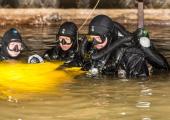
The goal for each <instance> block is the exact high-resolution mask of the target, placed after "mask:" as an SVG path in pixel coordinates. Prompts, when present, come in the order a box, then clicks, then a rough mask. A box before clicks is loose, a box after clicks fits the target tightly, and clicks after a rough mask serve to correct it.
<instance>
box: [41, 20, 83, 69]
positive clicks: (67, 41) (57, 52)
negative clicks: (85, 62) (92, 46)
mask: <svg viewBox="0 0 170 120" xmlns="http://www.w3.org/2000/svg"><path fill="white" fill-rule="evenodd" d="M77 35H78V28H77V26H76V25H75V24H74V23H73V22H65V23H63V24H62V25H61V26H60V28H59V31H58V34H57V35H56V44H55V46H54V47H53V48H52V49H50V50H47V51H46V52H45V54H44V56H43V58H44V59H45V60H49V61H54V60H60V61H64V62H65V63H64V66H67V67H71V66H74V67H79V66H81V63H82V62H81V61H82V60H81V57H80V54H79V52H78V45H79V40H78V37H77Z"/></svg>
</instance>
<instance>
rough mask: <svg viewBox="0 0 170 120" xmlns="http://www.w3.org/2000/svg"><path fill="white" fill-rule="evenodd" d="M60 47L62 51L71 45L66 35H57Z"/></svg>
mask: <svg viewBox="0 0 170 120" xmlns="http://www.w3.org/2000/svg"><path fill="white" fill-rule="evenodd" d="M59 42H60V47H61V49H62V50H63V51H67V50H69V49H70V48H71V46H72V45H73V43H72V41H71V38H70V37H67V36H59Z"/></svg>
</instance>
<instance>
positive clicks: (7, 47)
mask: <svg viewBox="0 0 170 120" xmlns="http://www.w3.org/2000/svg"><path fill="white" fill-rule="evenodd" d="M23 49H24V43H23V42H22V38H21V35H20V33H19V32H18V31H17V30H16V29H15V28H11V29H10V30H8V31H7V32H6V33H5V34H4V36H3V38H2V41H1V48H0V60H1V61H3V60H9V59H17V58H18V57H19V56H20V54H21V52H22V51H23Z"/></svg>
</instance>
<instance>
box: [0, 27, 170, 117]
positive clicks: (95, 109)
mask: <svg viewBox="0 0 170 120" xmlns="http://www.w3.org/2000/svg"><path fill="white" fill-rule="evenodd" d="M160 28H161V29H160ZM6 29H7V28H3V29H2V31H1V34H2V33H3V32H4V31H5V30H6ZM19 29H20V30H21V31H22V34H23V38H24V41H25V43H26V44H27V45H28V46H29V47H30V48H31V50H30V51H29V52H26V53H27V54H33V53H38V54H42V53H43V51H44V50H45V49H47V48H49V47H50V46H51V42H52V41H53V40H54V38H55V36H54V34H55V32H56V29H55V28H54V27H50V28H19ZM150 31H151V32H152V34H151V37H152V38H154V41H155V42H156V43H157V42H158V41H156V39H163V40H162V41H163V42H161V44H159V46H158V47H162V45H164V44H168V43H169V42H168V40H169V39H170V34H169V33H170V29H168V28H163V27H150ZM159 43H160V42H159ZM163 48H164V49H160V50H164V53H165V54H166V55H167V56H168V53H167V52H166V50H168V47H166V46H164V47H163ZM26 53H24V56H26ZM7 72H8V71H7ZM56 74H57V73H56ZM67 74H69V75H70V74H71V73H69V72H68V73H67ZM0 75H1V73H0ZM30 79H31V77H30ZM61 79H62V78H61ZM41 82H42V81H41ZM11 84H13V83H11ZM33 84H34V83H33ZM36 84H38V83H36ZM41 84H42V83H41ZM49 84H50V85H51V84H53V85H52V86H53V88H52V89H50V88H48V89H50V90H46V91H43V92H38V91H31V92H29V91H23V93H24V94H23V93H20V92H17V91H15V89H12V90H13V91H14V92H15V93H16V94H21V95H22V97H20V98H14V97H13V96H6V97H2V98H1V97H0V98H1V99H0V120H170V114H169V113H170V94H169V91H170V87H169V86H170V75H157V76H152V77H151V78H149V80H147V81H143V80H126V79H113V78H110V77H103V78H100V79H94V78H93V79H91V78H87V77H85V76H78V77H76V78H74V79H73V80H72V82H70V81H69V82H64V83H61V84H60V85H58V84H56V83H55V82H52V83H49V82H47V86H49ZM0 85H1V83H0ZM30 87H31V86H30ZM0 88H1V87H0ZM3 89H6V91H11V89H10V88H8V87H7V88H3ZM0 90H1V89H0ZM1 94H2V91H0V96H1ZM24 96H25V97H24ZM28 96H29V97H28Z"/></svg>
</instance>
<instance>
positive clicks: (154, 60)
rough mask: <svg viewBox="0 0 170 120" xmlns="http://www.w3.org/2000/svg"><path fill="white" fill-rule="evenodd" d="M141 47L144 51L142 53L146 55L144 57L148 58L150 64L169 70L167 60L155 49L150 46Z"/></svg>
mask: <svg viewBox="0 0 170 120" xmlns="http://www.w3.org/2000/svg"><path fill="white" fill-rule="evenodd" d="M141 49H142V50H143V51H144V53H145V55H146V59H147V60H148V62H149V63H150V64H151V65H153V66H154V67H159V68H162V69H167V70H169V64H168V62H167V61H166V59H165V58H164V57H163V56H162V55H161V54H160V53H158V52H157V51H156V50H154V49H152V48H151V47H148V48H145V47H141Z"/></svg>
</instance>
